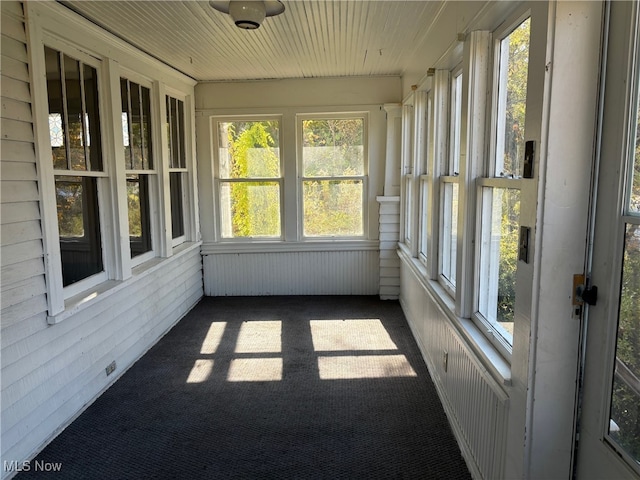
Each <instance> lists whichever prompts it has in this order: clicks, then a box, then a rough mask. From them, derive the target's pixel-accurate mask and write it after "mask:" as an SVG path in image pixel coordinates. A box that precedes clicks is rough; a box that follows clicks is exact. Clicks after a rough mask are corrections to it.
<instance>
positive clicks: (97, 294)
mask: <svg viewBox="0 0 640 480" xmlns="http://www.w3.org/2000/svg"><path fill="white" fill-rule="evenodd" d="M200 245H201V243H200V242H186V243H183V244H182V245H180V246H178V247H176V248H174V249H173V255H172V256H171V257H168V258H157V257H156V258H152V259H151V260H148V261H147V262H145V263H143V264H141V265H138V266H137V267H135V268H133V269H132V277H131V278H128V279H127V280H107V281H106V282H103V283H100V284H99V285H96V286H95V287H93V288H90V289H88V290H85V291H84V292H81V293H79V294H77V295H74V296H73V297H69V298H67V299H66V300H65V301H64V311H62V312H60V313H58V314H57V315H49V316H47V323H48V324H49V325H55V324H57V323H60V322H62V321H63V320H66V319H67V318H69V317H72V316H73V315H76V314H78V313H80V312H82V311H83V310H85V309H87V308H91V307H92V306H94V305H95V304H96V302H99V301H103V300H105V299H107V298H109V297H110V296H111V295H114V294H115V293H118V292H119V291H121V290H122V289H124V288H128V287H129V286H130V284H131V282H132V281H135V280H139V279H142V278H144V277H146V276H147V275H150V274H152V273H153V272H154V271H156V270H158V269H159V268H161V267H162V266H164V264H165V263H166V262H167V261H170V260H172V259H175V258H179V257H181V256H183V255H186V254H188V253H189V252H191V251H193V250H196V249H199V248H200Z"/></svg>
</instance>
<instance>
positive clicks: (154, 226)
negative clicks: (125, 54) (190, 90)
mask: <svg viewBox="0 0 640 480" xmlns="http://www.w3.org/2000/svg"><path fill="white" fill-rule="evenodd" d="M120 78H123V79H126V80H129V82H133V83H136V84H138V85H140V86H142V87H144V88H148V89H149V103H150V105H149V107H150V115H151V117H150V125H149V127H150V129H151V158H150V160H151V162H152V164H153V168H150V169H145V170H128V169H127V168H126V163H125V164H124V165H123V169H124V173H125V176H126V175H146V176H147V181H148V186H149V198H148V202H149V217H150V218H149V228H150V232H149V235H150V237H151V250H149V251H148V252H145V253H143V254H140V255H138V256H136V257H131V268H135V267H137V266H138V265H141V264H143V263H145V262H147V261H149V260H151V259H152V258H155V257H156V256H158V255H159V250H160V249H159V244H160V239H159V232H160V225H159V223H160V218H159V217H160V212H159V206H161V204H162V202H161V196H160V189H159V184H160V180H159V177H160V176H161V171H162V161H163V156H162V155H161V152H162V149H161V148H160V146H159V145H158V138H159V137H158V134H157V132H158V128H159V125H158V119H159V116H158V113H159V112H158V111H157V110H158V109H157V106H156V105H157V102H155V101H154V99H155V98H157V96H158V93H157V89H156V88H154V84H153V82H152V81H151V80H148V79H147V78H145V77H143V76H141V75H139V74H137V73H136V72H132V71H130V70H127V69H122V70H121V72H120ZM119 86H120V84H118V87H119ZM120 118H121V117H120ZM121 130H122V128H121ZM118 138H119V137H118ZM116 143H118V141H117V140H116ZM119 147H120V145H117V146H116V148H119ZM121 147H122V148H121V151H122V153H123V156H122V158H123V160H125V162H126V159H124V139H123V141H122V145H121ZM124 188H125V190H126V184H125V187H124ZM127 213H128V208H127ZM127 225H128V224H127Z"/></svg>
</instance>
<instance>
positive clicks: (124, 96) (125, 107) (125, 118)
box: [120, 78, 133, 170]
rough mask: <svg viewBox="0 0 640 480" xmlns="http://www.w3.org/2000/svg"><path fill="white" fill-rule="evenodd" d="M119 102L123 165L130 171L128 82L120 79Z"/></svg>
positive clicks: (131, 162) (131, 163)
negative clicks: (120, 108)
mask: <svg viewBox="0 0 640 480" xmlns="http://www.w3.org/2000/svg"><path fill="white" fill-rule="evenodd" d="M120 102H121V107H122V136H123V140H124V141H123V144H124V165H125V168H126V169H127V170H131V169H132V165H133V161H132V159H131V155H132V152H131V136H132V135H131V121H130V118H129V81H128V80H127V79H126V78H121V79H120Z"/></svg>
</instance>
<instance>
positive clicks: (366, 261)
mask: <svg viewBox="0 0 640 480" xmlns="http://www.w3.org/2000/svg"><path fill="white" fill-rule="evenodd" d="M195 95H196V128H197V136H198V140H199V141H198V145H197V148H198V161H199V163H198V170H199V172H200V176H199V182H200V183H199V191H200V212H201V226H202V239H203V247H202V252H203V255H204V277H205V285H206V292H207V294H208V295H245V294H254V295H268V294H273V292H277V293H281V294H282V293H287V294H298V295H301V294H306V295H309V294H311V295H313V294H345V295H349V294H356V293H359V294H368V295H375V294H378V293H379V285H380V281H379V275H380V272H379V268H378V266H379V259H378V253H377V250H378V239H379V219H380V217H379V208H378V203H377V201H376V197H377V196H379V195H382V194H383V191H384V183H385V159H386V137H387V122H386V111H385V109H384V104H388V103H397V102H399V100H400V78H399V77H380V78H340V79H305V80H277V81H276V80H266V81H258V82H255V81H254V82H233V83H200V84H198V85H197V86H196V89H195ZM349 111H352V112H365V113H366V114H367V115H368V125H369V132H368V141H369V144H368V152H369V169H368V198H367V199H366V213H365V215H366V218H365V224H366V225H365V235H364V238H362V240H349V241H343V240H339V239H336V240H331V239H325V240H309V239H307V240H303V239H301V238H300V236H299V232H298V228H297V223H298V221H297V218H298V217H297V215H298V206H297V184H296V182H297V164H296V162H297V159H296V141H295V138H296V137H295V135H296V132H295V128H296V127H295V125H296V114H313V113H339V112H349ZM251 114H254V115H255V114H264V115H267V114H275V115H281V121H282V123H281V139H282V142H283V147H282V159H283V164H284V172H285V181H284V187H283V188H284V198H285V200H284V201H285V202H287V204H286V205H285V206H284V216H283V229H284V238H283V240H282V241H263V242H252V243H251V244H250V245H251V247H250V248H249V249H248V248H247V246H248V245H249V244H248V243H247V242H243V241H242V240H239V241H236V242H230V241H220V238H219V235H218V234H216V225H215V217H216V215H217V212H216V205H215V203H216V198H217V192H216V191H215V182H214V163H213V162H214V158H213V152H212V150H211V148H212V143H213V142H212V133H211V120H210V118H211V117H212V116H220V115H229V116H230V115H251ZM261 254H262V255H261ZM249 264H250V267H249V266H248V265H249ZM345 265H348V266H349V271H350V272H351V274H350V276H349V281H345V279H344V278H342V277H343V275H344V269H345ZM221 269H224V270H226V271H225V272H223V271H221ZM248 271H250V272H251V274H247V275H244V276H243V277H242V278H241V279H240V280H233V279H232V278H231V276H230V275H231V274H230V273H229V272H248ZM300 275H304V281H301V277H300ZM233 278H235V277H233ZM268 278H273V280H272V281H271V282H270V284H268V285H265V283H264V279H268Z"/></svg>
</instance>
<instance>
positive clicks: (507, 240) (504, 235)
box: [496, 189, 520, 322]
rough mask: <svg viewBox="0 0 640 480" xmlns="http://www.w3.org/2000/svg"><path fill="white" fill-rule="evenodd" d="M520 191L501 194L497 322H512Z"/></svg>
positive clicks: (510, 190)
mask: <svg viewBox="0 0 640 480" xmlns="http://www.w3.org/2000/svg"><path fill="white" fill-rule="evenodd" d="M519 223H520V191H519V190H515V189H507V190H505V191H504V193H503V195H502V222H501V225H500V228H501V232H500V266H499V270H498V312H497V315H496V317H497V320H498V322H513V318H514V308H515V302H516V288H515V287H516V272H517V269H518V228H519Z"/></svg>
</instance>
